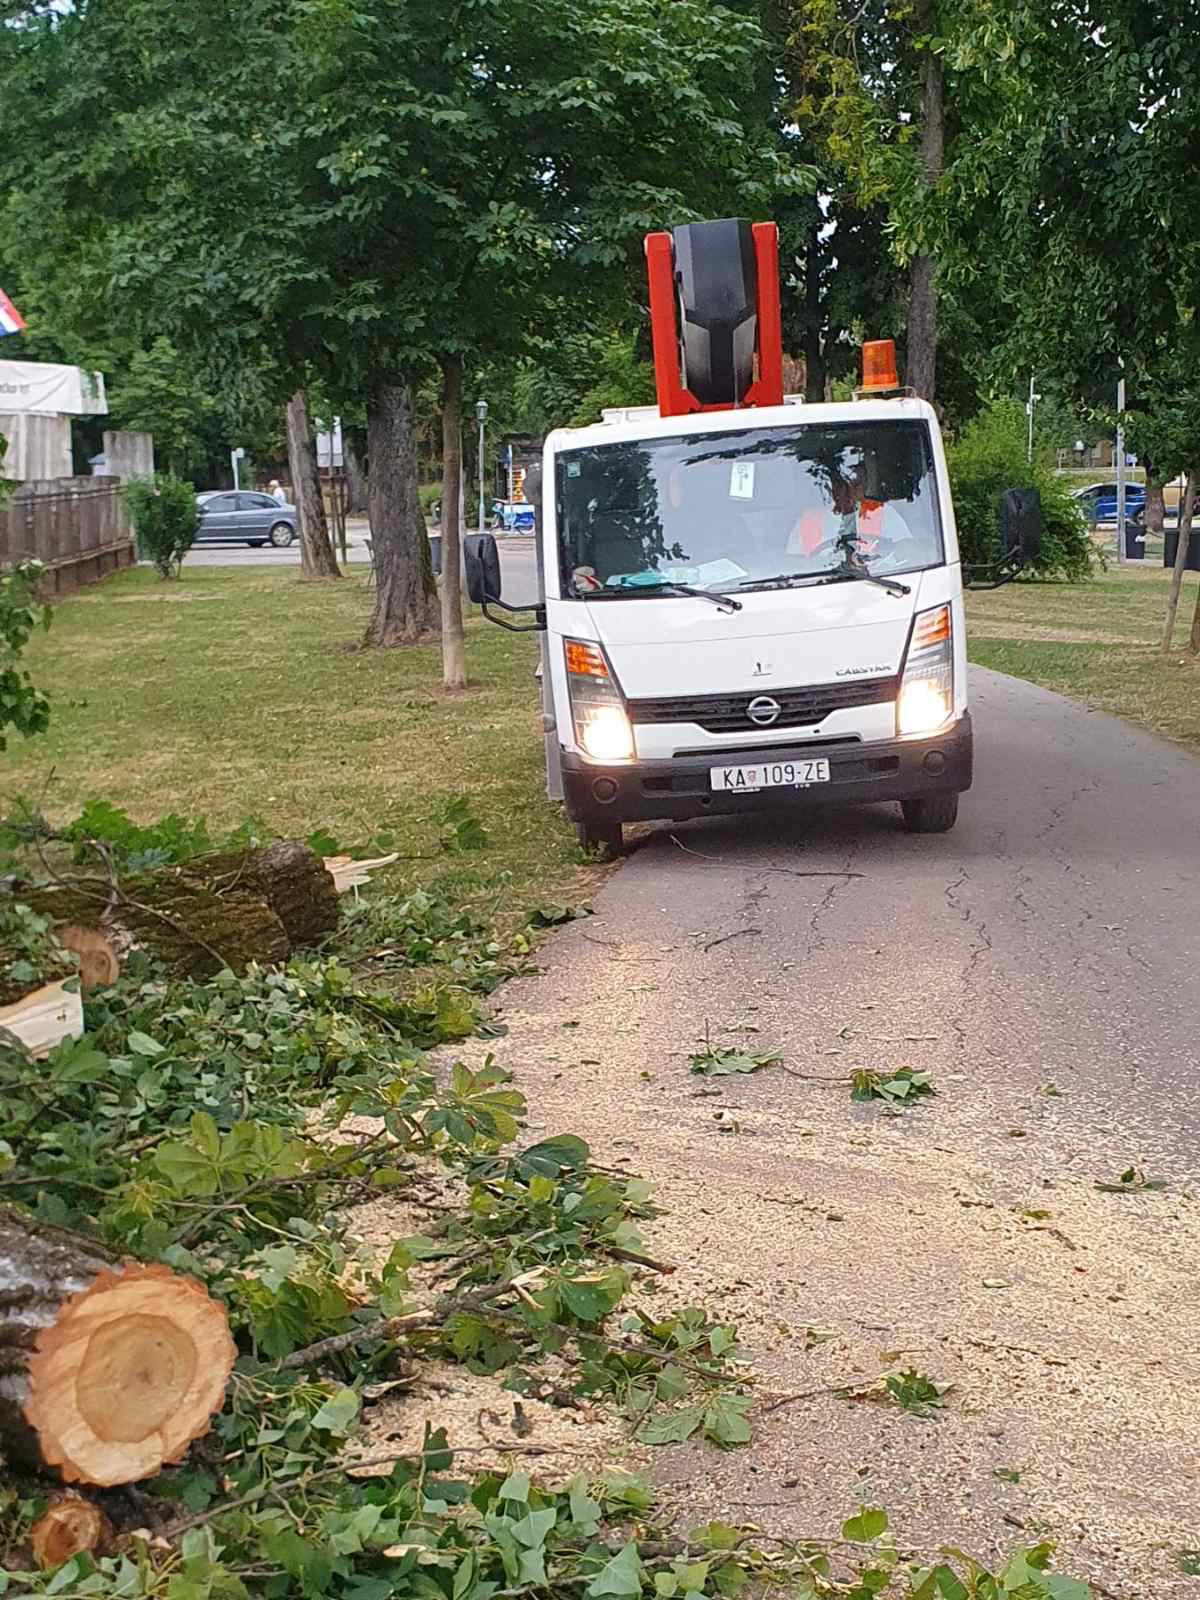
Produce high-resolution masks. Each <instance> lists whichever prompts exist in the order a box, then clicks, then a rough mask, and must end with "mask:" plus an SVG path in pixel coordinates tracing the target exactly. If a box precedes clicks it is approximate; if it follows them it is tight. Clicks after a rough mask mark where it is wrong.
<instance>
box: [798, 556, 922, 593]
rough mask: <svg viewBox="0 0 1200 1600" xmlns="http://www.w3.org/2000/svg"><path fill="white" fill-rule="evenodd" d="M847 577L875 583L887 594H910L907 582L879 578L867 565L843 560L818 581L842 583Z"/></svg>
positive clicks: (910, 590)
mask: <svg viewBox="0 0 1200 1600" xmlns="http://www.w3.org/2000/svg"><path fill="white" fill-rule="evenodd" d="M847 578H861V579H863V580H864V581H865V582H867V583H874V584H877V585H878V587H879V588H880V589H886V590H887V592H888V593H889V594H901V595H903V594H911V593H912V589H911V588H910V587H909V585H908V584H907V583H901V582H900V581H899V580H898V579H897V578H881V577H880V576H879V575H878V574H877V573H874V572H872V571H871V570H870V568H869V567H860V566H859V565H858V564H857V563H856V562H853V561H843V562H842V564H841V566H840V567H833V568H831V569H830V571H828V572H826V573H824V574H822V576H821V577H820V578H819V580H818V581H819V582H820V583H843V582H844V581H845V580H846V579H847Z"/></svg>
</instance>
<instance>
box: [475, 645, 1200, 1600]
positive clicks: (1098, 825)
mask: <svg viewBox="0 0 1200 1600" xmlns="http://www.w3.org/2000/svg"><path fill="white" fill-rule="evenodd" d="M973 709H974V713H975V719H976V733H977V738H978V770H977V779H976V786H975V788H974V790H973V791H972V792H971V793H970V794H969V795H967V796H965V797H964V801H963V807H962V811H961V814H960V821H959V824H958V827H957V829H956V830H955V831H954V832H952V833H951V834H948V835H945V836H918V835H912V834H908V833H906V832H905V831H904V830H903V828H902V826H901V823H900V819H899V815H898V812H897V808H895V807H884V806H880V807H871V808H863V809H861V810H847V811H843V812H836V811H831V812H826V813H814V814H811V815H808V816H792V817H787V816H783V817H773V818H766V817H764V818H762V819H760V820H757V821H752V820H750V819H745V818H739V819H737V820H728V821H720V820H712V821H707V822H693V823H687V824H683V825H680V826H676V827H665V826H664V827H657V828H654V829H652V830H648V831H647V832H646V834H645V836H644V837H643V838H641V839H640V840H637V841H635V844H634V848H633V850H632V853H631V854H630V856H629V859H628V860H627V861H626V863H625V864H624V865H623V866H622V867H621V869H620V870H619V871H618V872H616V873H615V874H614V875H613V876H612V877H611V878H610V880H609V881H608V882H607V883H606V885H605V886H604V887H603V889H602V890H601V891H600V893H599V895H598V896H597V898H596V901H595V911H596V914H595V916H594V917H591V918H588V919H586V920H585V921H580V922H576V923H574V924H572V925H571V926H570V927H568V928H566V929H564V930H563V931H562V932H561V933H560V934H559V935H557V936H556V937H555V938H554V940H553V941H552V942H551V944H550V946H549V949H548V952H547V955H546V972H545V975H544V976H543V977H541V978H538V979H531V980H523V981H521V982H519V983H516V984H513V985H510V986H509V988H508V989H506V990H505V991H504V992H503V998H504V1004H505V1021H506V1022H507V1023H508V1026H509V1033H508V1036H507V1037H506V1038H505V1039H504V1040H502V1041H500V1042H499V1043H493V1044H489V1046H488V1049H490V1050H494V1051H495V1052H496V1054H497V1055H498V1057H499V1058H500V1060H501V1061H502V1062H503V1063H505V1064H507V1065H510V1066H511V1067H512V1069H513V1070H514V1072H515V1074H516V1077H517V1083H518V1086H519V1087H521V1088H522V1089H523V1090H524V1091H525V1092H526V1093H527V1094H528V1095H529V1097H530V1100H531V1103H532V1104H533V1105H534V1106H535V1107H536V1117H537V1122H536V1126H535V1128H534V1129H532V1130H531V1132H534V1133H536V1134H537V1135H538V1136H540V1135H541V1134H542V1133H543V1132H556V1131H562V1130H564V1129H572V1130H574V1131H576V1132H579V1133H581V1134H582V1135H583V1136H584V1137H586V1138H588V1139H589V1141H590V1142H591V1143H592V1145H593V1147H594V1149H595V1150H596V1153H597V1158H598V1159H599V1160H601V1161H605V1162H608V1163H610V1164H616V1163H622V1162H625V1163H628V1164H629V1170H631V1171H638V1172H640V1173H642V1174H644V1175H645V1176H647V1177H649V1178H650V1179H651V1180H652V1181H654V1183H655V1184H656V1188H657V1192H658V1194H659V1196H660V1198H661V1200H662V1201H663V1203H664V1205H665V1208H666V1211H667V1215H666V1216H665V1217H664V1218H662V1219H660V1220H659V1221H658V1222H655V1223H653V1224H652V1225H651V1226H650V1228H649V1231H648V1234H647V1239H648V1243H647V1248H648V1250H650V1252H651V1253H652V1254H653V1255H656V1256H659V1257H663V1256H665V1257H667V1258H668V1259H673V1260H675V1261H677V1262H679V1263H681V1269H680V1271H679V1273H678V1274H677V1276H676V1277H675V1278H673V1279H672V1280H670V1282H669V1284H667V1285H666V1286H665V1287H664V1288H663V1289H662V1290H661V1291H660V1293H659V1301H660V1302H661V1301H662V1300H663V1298H664V1297H669V1298H670V1300H671V1301H672V1302H675V1301H677V1300H678V1301H680V1303H687V1300H688V1299H689V1298H691V1299H697V1300H699V1299H703V1300H704V1301H706V1302H707V1303H709V1304H710V1305H713V1304H715V1305H716V1307H717V1309H718V1310H719V1311H720V1312H721V1314H722V1317H723V1319H724V1318H725V1317H728V1318H729V1319H730V1320H734V1321H737V1322H738V1323H739V1324H740V1326H741V1327H742V1330H743V1338H744V1341H745V1344H746V1348H747V1350H748V1352H749V1354H750V1355H751V1356H752V1358H753V1359H754V1361H755V1363H756V1365H757V1366H758V1369H759V1371H760V1373H761V1374H762V1378H763V1381H764V1383H765V1384H767V1385H768V1386H769V1387H770V1389H771V1391H772V1392H773V1393H775V1394H776V1395H781V1394H782V1395H787V1394H801V1395H802V1396H803V1397H804V1398H803V1402H802V1403H799V1404H795V1405H792V1406H790V1407H788V1408H784V1409H781V1410H778V1411H775V1412H772V1413H770V1414H766V1413H764V1414H763V1415H762V1417H761V1419H760V1425H759V1441H760V1442H759V1443H758V1444H757V1445H756V1446H755V1447H753V1448H752V1449H751V1450H750V1451H748V1452H743V1453H737V1454H734V1455H729V1456H720V1457H717V1456H714V1455H713V1454H712V1453H711V1452H710V1453H708V1454H703V1455H702V1454H701V1453H700V1452H699V1451H698V1449H697V1448H696V1447H693V1446H691V1445H688V1446H685V1447H682V1448H680V1449H678V1450H676V1451H674V1452H672V1453H670V1454H669V1455H668V1456H666V1457H665V1458H664V1457H663V1456H662V1455H658V1456H656V1458H655V1459H656V1461H657V1462H658V1464H659V1475H660V1476H661V1477H662V1478H663V1479H665V1481H666V1483H667V1485H668V1487H669V1490H670V1493H671V1496H672V1499H673V1500H674V1499H676V1498H678V1499H679V1500H681V1501H682V1503H683V1514H684V1515H685V1516H689V1515H691V1514H692V1513H693V1512H694V1513H695V1514H696V1516H697V1517H699V1516H703V1515H714V1514H715V1515H722V1516H728V1515H730V1514H734V1515H740V1516H750V1517H752V1518H753V1519H754V1520H755V1521H758V1522H759V1523H761V1524H762V1525H763V1526H765V1527H767V1528H777V1529H781V1530H782V1531H784V1532H791V1533H793V1534H799V1533H806V1532H812V1533H834V1532H836V1527H837V1523H838V1521H839V1520H840V1518H841V1517H842V1516H845V1515H847V1514H848V1513H849V1512H850V1511H852V1510H853V1509H854V1508H855V1506H856V1505H857V1504H858V1503H859V1501H860V1500H867V1501H868V1502H870V1503H873V1504H877V1505H885V1506H888V1507H890V1508H891V1510H892V1512H893V1515H894V1520H895V1524H896V1527H897V1529H898V1531H899V1534H900V1537H901V1538H908V1539H912V1540H914V1541H917V1542H921V1541H925V1542H926V1543H928V1542H935V1543H936V1542H938V1541H942V1540H952V1541H954V1542H961V1543H963V1544H965V1545H966V1546H967V1547H968V1548H972V1549H978V1550H980V1551H982V1552H984V1553H985V1554H993V1555H994V1554H996V1553H997V1552H999V1551H1000V1550H1002V1549H1011V1548H1012V1547H1013V1546H1014V1544H1016V1543H1019V1542H1025V1543H1032V1542H1034V1532H1033V1530H1037V1531H1038V1532H1039V1533H1045V1532H1050V1533H1052V1534H1054V1535H1055V1536H1058V1537H1060V1538H1061V1539H1062V1540H1063V1546H1064V1566H1065V1567H1066V1569H1067V1570H1070V1571H1073V1572H1074V1573H1075V1574H1076V1575H1077V1576H1080V1577H1087V1576H1091V1577H1093V1578H1095V1579H1097V1580H1098V1581H1100V1582H1102V1583H1104V1584H1105V1585H1106V1587H1107V1590H1110V1591H1111V1592H1112V1593H1114V1594H1119V1595H1121V1596H1123V1597H1129V1600H1145V1596H1147V1595H1149V1594H1151V1593H1153V1594H1154V1595H1155V1597H1156V1600H1163V1597H1172V1600H1174V1597H1176V1596H1179V1597H1181V1600H1182V1597H1183V1596H1186V1595H1190V1594H1191V1593H1192V1585H1191V1583H1190V1581H1189V1580H1188V1579H1186V1578H1185V1577H1184V1576H1183V1575H1182V1573H1181V1572H1180V1570H1179V1567H1178V1565H1177V1562H1176V1560H1175V1556H1174V1552H1175V1551H1176V1550H1178V1549H1179V1548H1180V1547H1194V1545H1195V1544H1196V1542H1197V1527H1196V1524H1195V1496H1194V1493H1193V1492H1192V1489H1191V1487H1190V1485H1191V1484H1192V1482H1193V1481H1194V1477H1193V1475H1194V1442H1195V1438H1196V1436H1197V1434H1198V1433H1200V1400H1198V1398H1197V1397H1198V1396H1200V1304H1198V1297H1197V1295H1196V1293H1195V1260H1196V1255H1197V1252H1198V1251H1200V1204H1198V1203H1197V1201H1196V1200H1195V1199H1193V1198H1192V1190H1191V1187H1190V1186H1191V1185H1193V1184H1194V1183H1195V1182H1196V1180H1197V1177H1198V1175H1200V1119H1198V1117H1197V1105H1198V1089H1200V1017H1198V1013H1200V982H1198V968H1200V934H1198V933H1197V907H1200V848H1198V846H1200V762H1197V761H1195V760H1194V759H1192V758H1191V757H1189V756H1187V755H1185V754H1183V753H1182V752H1180V751H1177V750H1175V749H1174V748H1172V747H1171V746H1169V745H1167V744H1165V743H1162V742H1160V741H1158V740H1156V739H1155V738H1153V737H1151V736H1150V735H1148V734H1145V733H1142V732H1139V731H1137V730H1135V729H1133V728H1130V727H1128V726H1126V725H1124V724H1122V723H1120V722H1117V721H1114V720H1112V719H1109V718H1106V717H1104V716H1102V715H1099V714H1092V713H1089V712H1088V711H1086V710H1085V709H1083V708H1082V707H1080V706H1077V705H1075V704H1073V703H1071V702H1069V701H1066V700H1064V699H1061V698H1059V697H1057V696H1055V695H1052V694H1049V693H1047V692H1045V691H1043V690H1039V689H1037V688H1034V687H1032V686H1030V685H1028V684H1024V683H1020V682H1017V681H1015V680H1013V679H1008V678H1004V677H1001V676H998V675H995V674H991V673H987V672H983V671H975V672H974V673H973ZM706 1032H707V1034H708V1036H709V1038H710V1039H711V1041H712V1042H713V1043H717V1044H721V1045H734V1044H736V1045H739V1046H741V1047H743V1048H745V1049H751V1050H761V1049H763V1048H764V1047H767V1046H769V1047H772V1048H778V1049H779V1050H780V1051H782V1054H783V1066H782V1067H766V1068H763V1069H762V1070H760V1071H757V1072H755V1073H753V1074H750V1075H744V1076H743V1075H738V1076H733V1077H721V1078H714V1079H705V1078H697V1077H696V1076H694V1075H693V1074H691V1073H690V1072H689V1071H688V1063H687V1057H688V1055H689V1054H690V1053H691V1052H692V1051H695V1050H696V1049H697V1048H698V1046H697V1042H696V1041H697V1040H698V1038H700V1037H702V1036H704V1035H705V1033H706ZM905 1065H907V1066H913V1067H917V1068H921V1069H924V1070H927V1071H929V1072H930V1073H932V1075H933V1080H934V1083H935V1085H936V1087H937V1089H938V1091H939V1092H938V1094H937V1096H936V1098H934V1099H932V1100H931V1101H929V1102H928V1103H926V1104H922V1105H921V1106H920V1107H918V1108H914V1109H913V1110H911V1111H909V1112H907V1113H906V1114H904V1115H902V1116H894V1117H892V1116H888V1115H887V1114H886V1112H885V1111H884V1110H883V1109H881V1107H880V1106H878V1105H856V1104H853V1103H851V1100H850V1095H849V1089H848V1084H847V1081H846V1075H847V1074H848V1073H849V1072H850V1071H851V1069H853V1068H856V1067H869V1068H872V1069H877V1070H881V1071H883V1070H886V1069H890V1070H894V1069H896V1068H899V1067H901V1066H905ZM801 1078H803V1079H806V1080H807V1081H799V1080H800V1079H801ZM1131 1167H1133V1168H1137V1169H1140V1170H1141V1171H1142V1172H1144V1173H1146V1174H1149V1175H1151V1176H1153V1177H1156V1178H1158V1177H1161V1178H1163V1179H1165V1180H1166V1183H1167V1188H1166V1190H1165V1191H1161V1192H1160V1191H1158V1190H1151V1191H1148V1192H1145V1193H1141V1194H1112V1193H1109V1192H1106V1191H1103V1190H1101V1189H1098V1188H1097V1182H1098V1181H1101V1182H1107V1181H1109V1180H1113V1179H1116V1178H1117V1176H1118V1175H1119V1174H1120V1173H1121V1172H1123V1171H1125V1170H1126V1169H1128V1168H1131ZM814 1328H815V1329H818V1330H820V1331H819V1332H818V1333H816V1334H812V1333H806V1332H805V1330H806V1329H810V1330H811V1329H814ZM904 1366H915V1367H917V1368H918V1369H919V1370H920V1371H922V1372H924V1373H926V1374H929V1375H932V1376H933V1377H935V1378H936V1379H938V1380H939V1381H944V1382H949V1383H952V1384H953V1385H954V1387H953V1389H952V1390H951V1391H950V1393H949V1394H948V1395H947V1401H946V1406H945V1409H944V1411H943V1412H942V1413H940V1420H938V1421H937V1422H936V1424H932V1423H931V1424H926V1425H922V1424H919V1423H914V1422H913V1420H912V1419H911V1418H909V1417H907V1416H906V1415H905V1414H904V1413H903V1412H902V1411H900V1410H899V1408H897V1407H895V1406H894V1405H891V1406H889V1405H887V1404H885V1403H875V1404H864V1403H860V1404H858V1405H853V1404H851V1403H849V1402H848V1401H847V1400H846V1399H845V1398H843V1397H840V1396H839V1395H837V1394H832V1393H827V1392H823V1391H822V1389H821V1386H822V1385H829V1386H831V1387H834V1388H836V1387H837V1386H838V1385H839V1384H845V1383H848V1382H852V1381H858V1382H861V1383H869V1382H870V1381H871V1380H872V1379H874V1378H875V1377H876V1376H877V1375H878V1374H879V1373H880V1372H881V1371H886V1370H896V1369H897V1368H899V1367H904ZM1013 1473H1017V1474H1018V1476H1019V1482H1017V1481H1014V1480H1013V1477H1012V1474H1013ZM1014 1530H1017V1531H1014ZM1023 1530H1028V1532H1026V1531H1023Z"/></svg>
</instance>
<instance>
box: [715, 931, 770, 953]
mask: <svg viewBox="0 0 1200 1600" xmlns="http://www.w3.org/2000/svg"><path fill="white" fill-rule="evenodd" d="M761 933H762V929H761V928H738V929H737V930H736V931H735V932H734V933H723V934H722V935H721V937H720V938H719V939H710V940H709V941H708V943H707V944H706V945H705V946H704V949H705V950H715V949H716V948H717V946H718V945H719V944H728V943H729V941H730V940H731V939H746V938H749V937H751V936H752V935H755V934H761Z"/></svg>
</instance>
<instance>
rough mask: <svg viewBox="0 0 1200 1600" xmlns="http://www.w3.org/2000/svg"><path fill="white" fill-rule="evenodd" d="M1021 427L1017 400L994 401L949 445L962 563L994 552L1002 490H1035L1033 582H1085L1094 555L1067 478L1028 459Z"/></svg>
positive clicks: (988, 558)
mask: <svg viewBox="0 0 1200 1600" xmlns="http://www.w3.org/2000/svg"><path fill="white" fill-rule="evenodd" d="M1026 428H1027V423H1026V419H1025V414H1024V411H1023V409H1022V407H1021V405H1020V402H1019V401H1016V400H997V401H993V402H992V403H991V404H990V405H988V406H987V407H986V408H985V409H984V410H983V411H981V412H979V414H978V415H977V416H975V417H973V418H972V419H971V421H970V422H968V423H967V424H966V426H965V427H964V428H963V429H962V430H961V432H960V433H959V434H958V436H957V437H956V438H954V439H952V440H951V441H950V442H949V444H948V447H947V452H946V454H947V458H948V462H949V467H950V487H951V490H952V492H953V495H954V512H955V516H956V518H957V521H958V543H959V549H960V551H961V552H962V559H963V562H964V563H972V562H980V563H983V562H990V561H995V560H996V559H997V557H998V556H999V555H1000V539H999V508H1000V496H1001V495H1002V494H1003V493H1004V491H1005V490H1006V489H1027V488H1033V489H1037V490H1038V491H1039V492H1040V494H1041V497H1042V511H1043V514H1044V516H1045V519H1046V531H1045V536H1044V538H1043V540H1042V551H1041V555H1040V556H1039V557H1038V559H1037V561H1036V562H1035V563H1034V565H1033V567H1032V572H1033V574H1034V575H1035V576H1037V577H1039V578H1066V579H1068V580H1073V579H1078V578H1084V577H1087V575H1088V573H1089V572H1090V571H1091V568H1092V562H1093V560H1094V559H1095V557H1096V551H1095V548H1094V546H1093V544H1092V541H1091V539H1090V538H1089V537H1088V528H1087V521H1086V518H1085V517H1084V515H1083V512H1082V511H1081V510H1080V508H1079V506H1078V505H1077V503H1076V502H1075V500H1074V499H1073V498H1072V496H1071V485H1070V483H1069V481H1067V480H1065V479H1063V478H1060V477H1059V476H1058V475H1057V473H1056V472H1055V471H1054V469H1053V467H1052V466H1051V465H1050V463H1049V462H1048V461H1047V460H1045V459H1044V458H1039V457H1038V456H1037V455H1036V454H1035V456H1034V459H1033V461H1032V463H1030V462H1029V461H1028V460H1026V450H1027V434H1026Z"/></svg>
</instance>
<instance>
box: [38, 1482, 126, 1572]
mask: <svg viewBox="0 0 1200 1600" xmlns="http://www.w3.org/2000/svg"><path fill="white" fill-rule="evenodd" d="M112 1536H113V1529H112V1523H110V1522H109V1520H108V1518H107V1517H106V1516H105V1515H104V1513H103V1511H101V1509H100V1507H99V1506H97V1505H93V1504H92V1502H91V1501H90V1500H81V1499H80V1497H79V1496H78V1495H77V1494H64V1495H60V1496H59V1498H58V1499H57V1500H55V1501H54V1502H53V1503H52V1504H51V1506H50V1509H49V1510H48V1511H47V1512H46V1513H45V1515H44V1516H41V1517H39V1518H38V1520H37V1521H36V1522H35V1523H34V1525H33V1527H32V1528H31V1529H30V1530H29V1543H30V1547H31V1548H32V1550H33V1559H34V1560H35V1561H36V1562H37V1564H38V1566H39V1567H41V1569H42V1570H43V1572H45V1571H47V1570H48V1569H49V1568H51V1567H61V1566H62V1564H63V1562H64V1561H70V1559H71V1557H72V1556H77V1555H78V1554H79V1552H80V1551H81V1550H90V1551H92V1552H93V1553H94V1554H99V1553H100V1552H101V1551H102V1550H103V1549H104V1547H105V1546H106V1545H107V1544H108V1542H109V1540H110V1539H111V1538H112Z"/></svg>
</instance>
